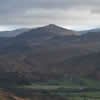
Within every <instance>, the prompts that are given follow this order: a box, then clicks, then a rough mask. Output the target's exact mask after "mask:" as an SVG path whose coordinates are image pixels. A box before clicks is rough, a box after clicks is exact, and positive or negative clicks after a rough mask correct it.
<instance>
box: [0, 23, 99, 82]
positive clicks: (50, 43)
mask: <svg viewBox="0 0 100 100" xmlns="http://www.w3.org/2000/svg"><path fill="white" fill-rule="evenodd" d="M76 34H77V33H76V32H75V31H72V30H68V29H64V28H61V27H59V26H56V25H53V24H50V25H47V26H44V27H39V28H34V29H31V30H28V31H27V32H23V33H22V34H20V35H17V36H16V37H13V38H2V39H0V40H1V41H0V80H7V81H10V82H11V81H14V82H16V81H23V80H24V81H25V80H31V81H34V80H50V79H51V80H52V79H63V78H64V79H66V78H67V77H69V76H71V77H72V76H75V77H81V76H82V77H86V76H88V75H90V72H91V73H92V72H93V70H94V69H95V68H96V65H95V64H94V63H96V60H95V59H96V57H97V54H96V53H95V52H100V40H99V38H100V37H99V36H98V41H94V40H93V41H92V39H89V38H90V37H93V38H95V39H96V37H97V34H95V33H93V34H94V35H96V36H95V37H94V36H92V34H90V36H89V37H87V39H85V38H84V37H86V36H85V35H81V36H79V35H76ZM86 35H88V34H86ZM93 53H94V55H96V56H95V57H94V56H91V55H92V54H93ZM85 59H86V61H85ZM92 59H93V60H92ZM88 60H89V62H88ZM82 61H83V62H82ZM98 62H99V58H98ZM92 65H93V66H92ZM98 66H99V63H98ZM91 75H94V74H93V73H92V74H91Z"/></svg>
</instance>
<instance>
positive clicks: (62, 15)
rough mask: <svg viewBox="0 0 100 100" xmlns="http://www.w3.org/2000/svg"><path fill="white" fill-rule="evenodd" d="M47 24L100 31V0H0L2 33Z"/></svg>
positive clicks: (0, 28) (0, 27) (0, 26)
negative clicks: (95, 28) (94, 28)
mask: <svg viewBox="0 0 100 100" xmlns="http://www.w3.org/2000/svg"><path fill="white" fill-rule="evenodd" d="M47 24H57V25H61V26H64V27H68V28H72V29H84V28H91V27H100V0H0V30H7V29H13V28H15V27H17V28H19V27H36V26H41V25H47Z"/></svg>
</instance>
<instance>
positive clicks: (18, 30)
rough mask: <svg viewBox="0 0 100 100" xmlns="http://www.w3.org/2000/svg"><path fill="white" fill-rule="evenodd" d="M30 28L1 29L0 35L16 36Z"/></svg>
mask: <svg viewBox="0 0 100 100" xmlns="http://www.w3.org/2000/svg"><path fill="white" fill-rule="evenodd" d="M28 30H29V29H27V28H22V29H16V30H12V31H1V32H0V37H15V36H17V35H19V34H21V33H23V32H26V31H28Z"/></svg>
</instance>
